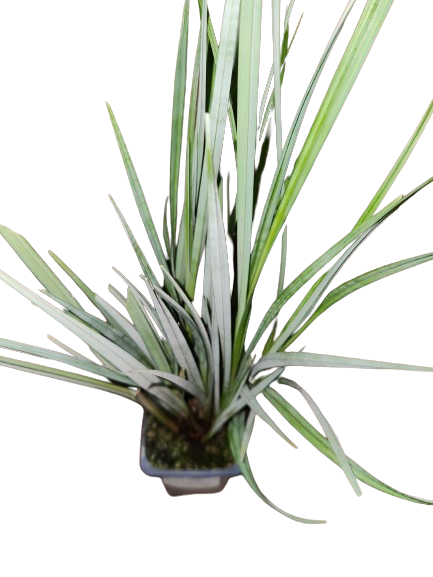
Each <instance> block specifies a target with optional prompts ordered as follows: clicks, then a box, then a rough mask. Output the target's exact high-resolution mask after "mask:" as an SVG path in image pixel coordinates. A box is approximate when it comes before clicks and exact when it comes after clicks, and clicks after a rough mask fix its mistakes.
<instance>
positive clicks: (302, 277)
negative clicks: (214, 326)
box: [235, 177, 433, 357]
mask: <svg viewBox="0 0 433 577" xmlns="http://www.w3.org/2000/svg"><path fill="white" fill-rule="evenodd" d="M432 182H433V177H432V178H429V179H428V180H426V181H424V182H423V183H422V184H420V185H419V186H417V187H416V188H414V189H413V190H412V191H411V192H410V193H408V194H407V195H405V196H400V197H398V198H396V199H395V200H393V201H392V202H391V203H389V205H387V206H386V207H385V208H383V209H382V210H381V211H379V212H378V213H377V214H375V215H373V216H372V217H370V218H369V219H367V220H366V221H365V222H364V224H362V225H361V226H357V227H356V228H355V229H353V230H351V231H350V232H349V233H348V234H346V235H345V236H344V237H343V238H342V239H340V240H339V241H338V242H336V243H335V244H334V245H333V246H331V248H329V249H328V250H327V251H325V252H324V253H323V254H322V255H321V256H320V257H319V258H317V259H316V260H315V261H314V262H313V263H311V264H310V265H309V266H308V267H307V268H306V269H305V270H304V271H302V272H301V273H300V274H299V275H298V276H297V277H296V278H295V279H294V280H293V281H292V282H291V283H290V284H289V285H287V286H286V287H285V289H284V290H283V291H282V293H281V294H280V296H279V297H278V298H277V299H276V300H275V301H274V302H273V303H272V305H271V306H270V307H269V309H268V311H267V312H266V314H265V316H264V317H263V319H262V321H261V323H260V325H259V328H258V329H257V331H256V333H255V335H254V337H253V339H252V341H251V343H250V345H249V346H248V349H247V351H246V353H245V356H246V357H248V356H249V355H250V354H251V353H252V351H253V350H254V348H255V346H256V345H257V343H258V342H259V340H260V338H261V337H262V336H263V334H264V332H265V331H266V329H267V328H268V326H269V325H270V324H271V322H272V321H273V320H274V318H275V317H276V316H277V315H278V313H279V312H280V310H281V309H282V308H283V306H284V305H285V304H286V303H287V302H288V301H289V300H290V298H291V297H292V296H293V295H294V294H296V292H297V291H298V290H299V289H300V288H302V287H303V286H304V285H305V283H307V282H308V281H309V280H310V279H311V278H312V277H313V276H314V275H315V274H316V273H317V272H318V271H319V270H321V269H322V268H323V267H324V266H325V265H326V264H328V263H329V262H330V261H331V260H332V259H333V258H334V257H335V256H337V255H338V254H339V253H340V252H341V251H342V250H344V249H345V248H346V247H347V246H348V245H349V244H350V243H351V242H353V241H354V240H355V239H356V238H358V236H359V235H360V234H363V233H364V232H366V231H367V230H369V229H370V228H371V227H373V226H375V225H376V224H377V223H378V222H380V221H381V220H383V219H384V218H387V217H388V216H390V215H391V214H393V213H394V212H395V211H396V210H397V209H398V208H400V207H401V206H402V205H403V204H404V203H405V202H407V201H408V200H410V199H411V198H413V197H414V196H415V195H416V194H417V193H418V192H419V191H421V190H422V189H423V188H425V187H426V186H428V185H429V184H431V183H432ZM241 326H245V321H244V320H243V322H242V325H241ZM239 342H242V339H239V340H238V342H237V343H236V341H235V346H236V344H237V345H239Z"/></svg>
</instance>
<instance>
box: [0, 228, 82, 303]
mask: <svg viewBox="0 0 433 577" xmlns="http://www.w3.org/2000/svg"><path fill="white" fill-rule="evenodd" d="M0 234H1V235H2V237H3V238H4V239H5V241H6V242H7V243H8V244H9V246H10V247H11V248H12V249H13V250H14V251H15V252H16V254H17V255H18V256H19V257H20V259H21V260H22V261H23V263H24V264H25V265H26V267H27V268H28V269H29V270H30V271H31V272H32V273H33V274H34V276H35V277H36V278H37V279H38V281H39V282H40V283H41V285H42V286H43V287H44V288H46V289H47V291H49V292H50V293H52V294H54V295H56V296H58V297H59V298H61V299H63V300H65V301H67V302H68V303H71V304H73V305H75V306H77V307H80V306H81V305H80V303H79V302H78V301H77V300H76V299H75V298H74V297H73V296H72V294H71V292H70V291H69V289H68V288H67V287H66V286H65V285H64V284H63V283H62V281H61V280H60V279H59V278H58V277H57V275H55V274H54V272H53V271H52V270H51V269H50V267H49V266H48V265H47V264H46V263H45V261H44V260H43V259H42V258H41V257H40V256H39V254H38V253H37V252H36V251H35V249H34V248H33V247H32V246H31V245H30V244H29V243H28V242H27V240H26V239H25V238H24V237H23V236H22V235H20V234H18V233H16V232H14V231H13V230H11V229H10V228H7V227H6V226H3V225H0Z"/></svg>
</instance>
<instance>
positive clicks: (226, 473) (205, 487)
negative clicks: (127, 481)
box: [140, 413, 241, 497]
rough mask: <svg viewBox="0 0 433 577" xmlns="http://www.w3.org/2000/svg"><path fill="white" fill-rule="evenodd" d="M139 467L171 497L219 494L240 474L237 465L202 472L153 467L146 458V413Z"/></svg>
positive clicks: (142, 428)
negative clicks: (160, 484)
mask: <svg viewBox="0 0 433 577" xmlns="http://www.w3.org/2000/svg"><path fill="white" fill-rule="evenodd" d="M140 467H141V470H142V471H143V473H145V474H146V475H148V476H149V477H159V478H160V479H161V481H162V483H163V485H164V487H165V490H166V491H167V493H168V494H169V495H171V496H172V497H178V496H181V495H196V494H210V493H219V492H220V491H222V490H223V489H224V487H225V486H226V485H227V483H228V481H229V479H231V478H232V477H237V476H238V475H240V474H241V471H240V469H239V467H238V466H237V465H231V466H230V467H226V468H225V469H203V470H177V469H176V470H173V469H159V468H157V467H154V466H153V465H151V464H150V463H149V461H148V460H147V457H146V413H144V414H143V423H142V427H141V443H140Z"/></svg>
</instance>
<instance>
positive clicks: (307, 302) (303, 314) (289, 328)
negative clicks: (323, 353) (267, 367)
mask: <svg viewBox="0 0 433 577" xmlns="http://www.w3.org/2000/svg"><path fill="white" fill-rule="evenodd" d="M379 225H380V222H379V223H378V224H377V225H376V226H375V227H372V228H371V229H369V230H368V231H367V232H365V233H364V234H362V235H360V236H359V237H358V238H357V239H356V241H355V242H354V243H352V244H351V245H350V247H349V248H348V249H347V250H346V251H345V252H344V253H343V255H342V256H341V257H340V258H339V259H338V260H337V262H336V263H335V264H334V265H333V266H332V267H331V268H330V269H329V270H328V271H327V272H326V273H325V274H324V275H322V276H321V277H320V278H319V280H318V281H317V282H316V283H314V285H313V286H312V288H311V289H310V290H309V291H308V293H307V295H306V296H305V297H304V298H303V299H302V302H301V303H300V304H299V306H298V307H297V308H296V310H295V312H294V313H293V315H292V316H291V317H290V319H289V320H288V321H287V323H286V325H285V326H284V329H283V330H282V331H281V334H280V335H279V337H278V338H277V339H276V341H275V342H274V343H273V345H272V346H271V347H270V349H269V351H270V352H273V351H277V350H279V349H281V350H283V349H282V346H283V344H284V342H285V341H286V340H287V339H288V338H289V337H290V336H291V335H292V333H293V332H294V331H295V330H297V328H298V327H299V326H300V325H301V324H302V323H303V322H304V320H305V319H306V318H307V317H308V315H309V314H310V313H311V311H312V310H313V309H314V307H315V306H316V304H317V303H318V302H319V300H320V298H321V297H322V295H323V294H324V293H325V291H326V289H327V288H328V286H329V285H330V284H331V282H332V281H333V280H334V278H335V277H336V275H337V274H338V273H339V272H340V270H341V269H342V267H343V266H344V265H345V264H346V262H347V261H348V259H349V258H350V257H351V256H352V255H353V253H354V252H355V251H356V250H357V248H358V247H359V246H360V245H361V244H362V243H363V242H364V241H365V240H366V238H367V237H368V236H369V235H370V234H371V233H372V232H374V230H375V229H376V228H377V227H378V226H379Z"/></svg>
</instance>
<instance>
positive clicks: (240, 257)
mask: <svg viewBox="0 0 433 577" xmlns="http://www.w3.org/2000/svg"><path fill="white" fill-rule="evenodd" d="M261 17H262V2H261V0H244V1H243V2H242V5H241V15H240V32H239V76H238V99H239V100H238V148H237V177H238V182H237V196H236V218H237V267H238V277H237V280H238V286H237V293H238V305H237V306H238V319H241V318H242V315H243V313H244V310H245V305H246V298H247V292H248V278H249V266H250V252H251V231H252V218H253V190H254V161H255V153H256V133H257V98H258V84H259V82H258V78H259V62H260V33H261Z"/></svg>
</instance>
